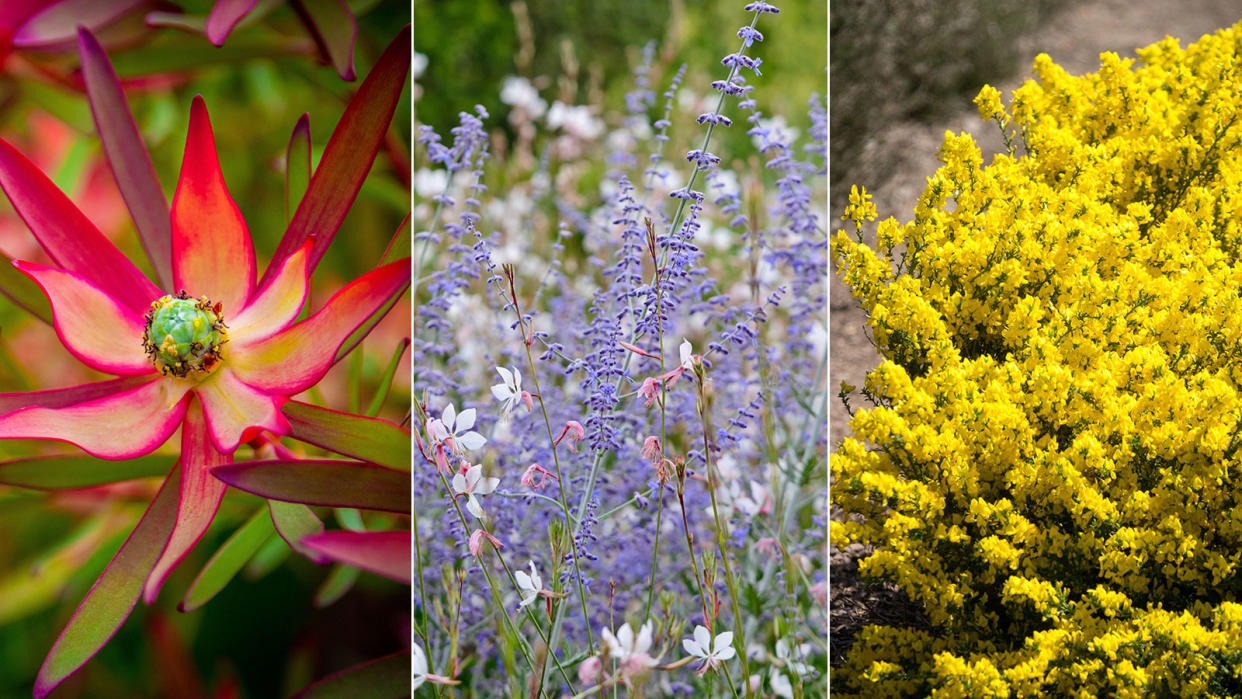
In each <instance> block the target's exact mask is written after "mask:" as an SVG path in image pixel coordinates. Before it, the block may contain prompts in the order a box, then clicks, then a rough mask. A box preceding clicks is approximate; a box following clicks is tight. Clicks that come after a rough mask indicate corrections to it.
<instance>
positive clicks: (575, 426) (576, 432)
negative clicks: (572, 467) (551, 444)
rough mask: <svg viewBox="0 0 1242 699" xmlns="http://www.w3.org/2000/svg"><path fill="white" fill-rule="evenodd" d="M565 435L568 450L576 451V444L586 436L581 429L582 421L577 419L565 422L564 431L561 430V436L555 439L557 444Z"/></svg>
mask: <svg viewBox="0 0 1242 699" xmlns="http://www.w3.org/2000/svg"><path fill="white" fill-rule="evenodd" d="M567 436H568V437H569V450H570V451H578V444H580V443H581V442H582V438H583V437H585V436H586V430H584V429H582V423H580V422H578V421H577V420H570V421H569V422H567V423H565V429H564V431H562V432H561V436H560V437H558V438H557V440H556V442H557V444H560V442H561V439H564V438H565V437H567Z"/></svg>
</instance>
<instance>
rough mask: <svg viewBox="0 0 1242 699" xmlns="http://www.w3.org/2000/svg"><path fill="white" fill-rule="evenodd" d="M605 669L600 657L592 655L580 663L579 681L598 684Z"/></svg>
mask: <svg viewBox="0 0 1242 699" xmlns="http://www.w3.org/2000/svg"><path fill="white" fill-rule="evenodd" d="M603 671H604V664H603V663H601V662H600V661H599V658H597V657H595V656H591V657H589V658H587V659H586V660H583V661H582V663H581V664H579V665H578V681H579V682H581V683H582V684H598V683H599V679H600V675H602V674H603Z"/></svg>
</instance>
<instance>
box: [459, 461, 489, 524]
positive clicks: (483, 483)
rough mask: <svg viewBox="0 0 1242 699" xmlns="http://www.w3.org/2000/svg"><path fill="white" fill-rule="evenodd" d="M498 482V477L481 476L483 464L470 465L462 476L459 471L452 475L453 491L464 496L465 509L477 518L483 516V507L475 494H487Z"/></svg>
mask: <svg viewBox="0 0 1242 699" xmlns="http://www.w3.org/2000/svg"><path fill="white" fill-rule="evenodd" d="M499 484H500V479H499V478H484V477H483V466H482V465H480V464H475V465H474V466H471V467H470V468H469V469H467V470H466V474H465V475H464V476H463V475H462V474H460V473H457V474H454V475H453V492H455V493H457V494H458V495H465V496H466V510H467V511H468V512H469V513H470V514H472V515H474V516H475V517H478V518H479V519H482V518H483V507H482V506H481V505H479V501H478V499H477V498H476V497H475V496H476V495H487V494H488V493H490V492H492V491H493V490H495V489H496V486H497V485H499Z"/></svg>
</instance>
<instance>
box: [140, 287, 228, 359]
mask: <svg viewBox="0 0 1242 699" xmlns="http://www.w3.org/2000/svg"><path fill="white" fill-rule="evenodd" d="M146 319H147V327H146V332H144V333H143V336H142V347H143V349H144V350H146V353H147V356H148V357H150V358H151V361H152V363H154V364H155V367H156V368H157V369H159V370H160V371H161V372H163V373H164V374H172V375H173V376H180V377H185V376H189V375H190V374H192V373H210V372H211V370H212V369H214V368H215V367H216V365H217V364H218V363H219V361H220V348H221V347H222V346H223V345H224V342H225V340H226V339H227V328H226V327H225V325H224V321H223V319H222V318H221V317H220V307H219V305H218V304H217V305H215V306H213V305H212V303H211V301H209V300H208V299H207V298H206V297H203V298H199V299H194V298H190V295H189V294H187V293H186V292H184V291H182V292H180V293H178V294H177V295H176V296H164V297H162V298H160V299H158V300H156V301H155V302H153V303H152V304H151V310H150V311H148V312H147V316H146Z"/></svg>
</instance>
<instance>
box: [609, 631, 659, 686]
mask: <svg viewBox="0 0 1242 699" xmlns="http://www.w3.org/2000/svg"><path fill="white" fill-rule="evenodd" d="M600 636H601V637H602V638H603V639H604V643H605V644H606V645H607V646H608V653H609V654H610V655H612V657H613V658H615V659H616V660H617V661H618V662H619V663H621V670H622V672H623V673H625V674H632V673H634V672H638V671H641V670H644V669H646V668H649V667H653V666H655V664H656V662H657V661H656V660H655V659H654V658H652V657H651V656H650V655H649V654H648V652H647V651H649V650H651V622H650V621H648V622H646V623H644V624H643V625H642V627H641V628H639V630H638V635H637V636H635V635H634V630H633V629H631V628H630V625H629V623H628V622H627V623H625V624H622V625H621V628H619V629H617V634H616V635H615V636H614V635H613V633H612V631H611V630H610V629H607V628H605V629H604V630H603V631H601V632H600Z"/></svg>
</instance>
